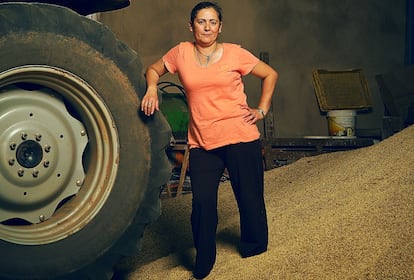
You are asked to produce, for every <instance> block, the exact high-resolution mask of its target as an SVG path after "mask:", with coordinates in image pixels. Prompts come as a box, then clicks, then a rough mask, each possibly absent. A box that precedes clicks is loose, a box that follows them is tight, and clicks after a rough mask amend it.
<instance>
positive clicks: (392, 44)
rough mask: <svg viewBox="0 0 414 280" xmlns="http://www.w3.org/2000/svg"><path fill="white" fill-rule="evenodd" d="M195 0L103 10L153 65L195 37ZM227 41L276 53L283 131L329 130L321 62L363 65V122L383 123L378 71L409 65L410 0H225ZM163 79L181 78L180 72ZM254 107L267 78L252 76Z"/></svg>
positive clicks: (149, 0) (338, 66) (144, 0)
mask: <svg viewBox="0 0 414 280" xmlns="http://www.w3.org/2000/svg"><path fill="white" fill-rule="evenodd" d="M196 3H198V1H193V0H132V4H131V6H130V7H128V8H125V9H123V10H119V11H113V12H107V13H103V14H101V19H100V20H101V21H102V22H103V23H104V24H106V25H108V26H109V27H110V29H112V30H113V31H114V33H115V34H116V35H117V36H118V38H119V39H120V40H122V41H124V42H125V43H127V44H128V45H129V46H130V47H132V48H133V49H134V50H136V51H137V52H138V53H139V55H140V57H141V60H142V63H143V64H144V67H146V66H148V65H149V64H150V63H152V62H153V61H154V60H156V59H158V58H159V57H160V56H161V55H162V54H163V53H164V52H166V51H167V50H168V49H169V48H171V47H172V46H174V45H175V44H176V43H178V42H179V41H185V40H192V36H191V33H190V32H189V31H188V28H187V23H188V17H189V13H190V10H191V8H192V7H193V6H194V5H195V4H196ZM219 4H220V5H221V6H222V8H223V12H224V13H223V16H224V26H223V32H222V35H221V40H222V41H226V42H233V43H239V44H241V45H242V46H243V47H245V48H247V49H249V50H250V51H251V52H253V53H254V54H256V55H257V56H259V53H260V52H261V51H267V52H269V55H270V65H272V66H273V67H274V68H275V69H276V70H277V71H278V72H279V74H280V80H279V83H278V85H277V89H276V91H275V96H274V100H273V109H274V113H275V118H274V122H275V126H276V134H277V136H278V137H297V136H305V135H327V134H328V131H327V121H326V117H325V116H324V115H323V114H321V113H320V111H319V107H318V103H317V99H316V96H315V93H314V90H313V86H312V78H311V72H312V70H313V69H315V68H323V69H332V70H342V69H353V68H362V69H363V71H364V73H365V75H366V77H367V80H368V84H369V87H370V90H371V93H372V96H373V100H374V108H373V110H372V111H371V112H368V113H358V117H357V128H359V129H361V128H362V129H376V128H380V127H381V119H382V115H383V105H382V101H381V98H380V95H379V90H378V86H377V84H376V82H375V75H377V74H380V73H384V72H388V71H392V70H394V69H396V68H399V67H402V66H403V62H404V43H405V41H404V40H405V38H404V36H405V1H404V0H396V1H392V0H384V1H378V0H342V1H332V0H222V1H219ZM163 80H168V81H173V82H178V80H177V78H176V77H174V76H169V75H168V76H166V77H165V78H164V79H163ZM246 92H247V94H248V96H249V102H250V105H251V106H256V104H257V101H258V95H259V93H260V82H259V81H257V80H256V79H254V78H247V79H246Z"/></svg>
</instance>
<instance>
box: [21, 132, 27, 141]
mask: <svg viewBox="0 0 414 280" xmlns="http://www.w3.org/2000/svg"><path fill="white" fill-rule="evenodd" d="M21 136H22V140H26V139H27V133H26V132H22V135H21Z"/></svg>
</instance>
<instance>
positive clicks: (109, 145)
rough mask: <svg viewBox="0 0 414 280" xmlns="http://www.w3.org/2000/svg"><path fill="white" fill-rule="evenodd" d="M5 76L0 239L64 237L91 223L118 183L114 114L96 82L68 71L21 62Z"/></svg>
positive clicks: (32, 241) (31, 241)
mask: <svg viewBox="0 0 414 280" xmlns="http://www.w3.org/2000/svg"><path fill="white" fill-rule="evenodd" d="M0 81H1V82H0V103H1V104H2V106H1V107H0V155H2V156H1V157H0V171H1V172H0V222H2V223H1V224H0V239H2V240H4V241H8V242H11V243H17V244H25V245H37V244H46V243H51V242H56V241H58V240H61V239H64V238H66V237H68V236H70V235H71V234H73V233H75V232H77V231H79V230H80V229H82V228H83V227H84V226H86V225H87V224H88V223H89V221H90V220H91V219H92V218H93V217H94V216H95V215H96V214H97V213H98V212H99V210H100V209H101V208H102V206H103V205H104V204H105V201H106V199H107V197H108V195H109V193H110V192H111V189H112V187H113V185H114V181H115V178H116V174H117V170H118V164H117V159H118V155H119V140H118V133H117V131H116V128H115V126H114V125H113V124H114V121H113V119H112V116H111V114H110V112H109V110H108V108H107V107H106V105H105V103H104V102H103V100H102V99H101V98H100V97H99V95H98V94H97V93H96V92H95V91H94V89H93V88H92V87H91V86H89V85H88V84H87V83H86V82H85V81H83V80H82V79H81V78H79V77H77V76H75V75H73V74H72V73H70V72H68V71H65V70H63V69H58V68H54V67H49V66H40V65H30V66H23V67H17V68H13V69H10V70H8V71H5V72H2V73H0Z"/></svg>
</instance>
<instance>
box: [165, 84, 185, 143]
mask: <svg viewBox="0 0 414 280" xmlns="http://www.w3.org/2000/svg"><path fill="white" fill-rule="evenodd" d="M158 86H159V89H160V91H161V94H162V100H161V104H160V110H161V112H162V113H163V114H164V116H165V118H166V119H167V121H168V123H169V125H170V127H171V130H172V134H173V136H174V138H175V139H176V140H186V139H187V129H188V120H189V116H188V105H187V100H186V98H185V93H184V89H183V88H182V87H181V86H180V85H177V84H174V83H171V82H161V83H159V84H158ZM167 88H169V91H167ZM171 88H175V90H178V91H179V92H178V93H177V92H170V91H171Z"/></svg>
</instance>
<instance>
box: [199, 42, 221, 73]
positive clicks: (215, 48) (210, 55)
mask: <svg viewBox="0 0 414 280" xmlns="http://www.w3.org/2000/svg"><path fill="white" fill-rule="evenodd" d="M217 45H218V43H216V46H215V47H214V50H213V51H212V52H211V53H210V54H208V55H207V54H203V53H201V52H200V51H199V50H198V48H197V46H196V45H195V44H194V47H195V50H196V56H197V60H198V63H199V64H200V66H201V67H207V65H208V63H209V62H210V59H211V57H212V56H213V54H214V53H215V51H216V50H217ZM199 54H201V55H202V56H205V57H206V63H205V64H203V63H202V62H201V59H200V56H199Z"/></svg>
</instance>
